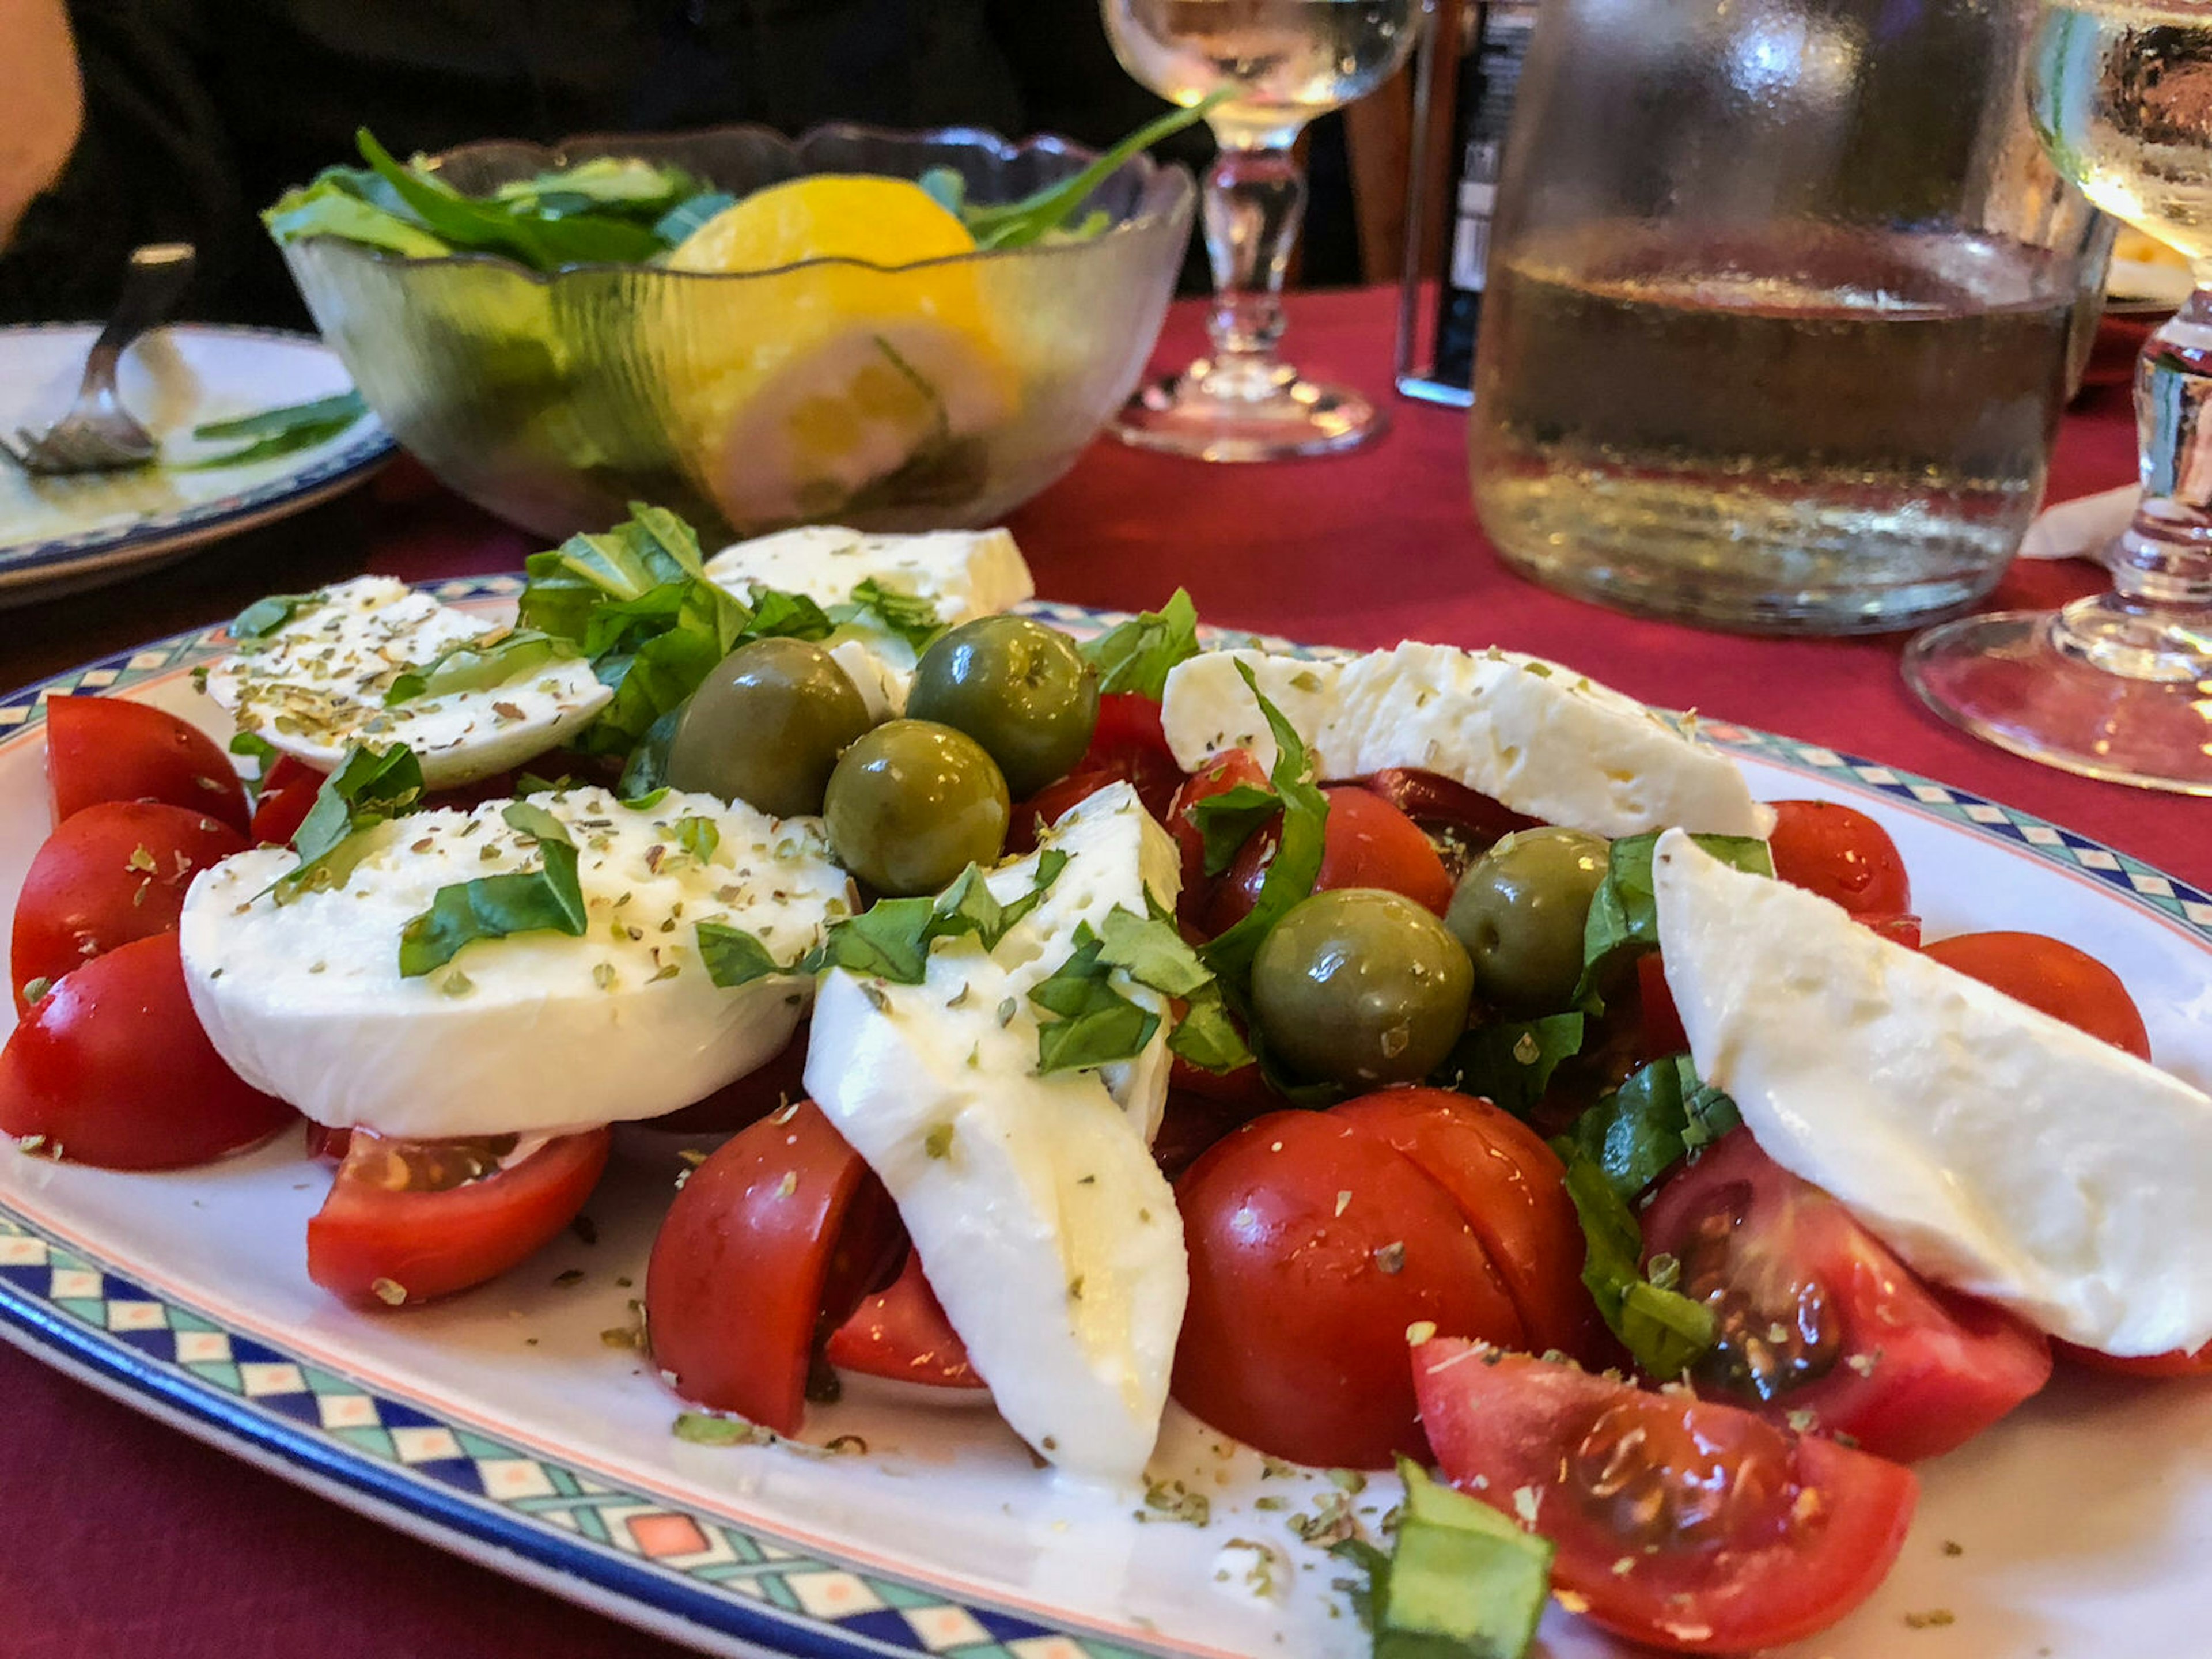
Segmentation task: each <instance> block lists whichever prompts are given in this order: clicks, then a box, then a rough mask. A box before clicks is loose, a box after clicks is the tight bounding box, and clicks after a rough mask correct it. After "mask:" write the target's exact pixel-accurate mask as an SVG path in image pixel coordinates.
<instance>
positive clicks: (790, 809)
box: [668, 639, 868, 818]
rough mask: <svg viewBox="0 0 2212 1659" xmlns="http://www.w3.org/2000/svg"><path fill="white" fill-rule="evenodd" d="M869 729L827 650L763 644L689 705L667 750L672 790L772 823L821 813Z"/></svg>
mask: <svg viewBox="0 0 2212 1659" xmlns="http://www.w3.org/2000/svg"><path fill="white" fill-rule="evenodd" d="M867 729H868V706H867V704H866V703H865V702H861V701H860V691H859V690H858V688H856V687H855V686H854V684H853V680H852V677H851V676H850V675H848V674H847V673H846V672H845V671H844V670H843V669H842V668H840V667H839V666H838V665H837V660H836V658H834V657H832V656H831V655H830V654H829V653H828V652H827V651H824V650H823V648H822V647H820V646H818V645H809V644H807V643H806V642H805V641H804V640H787V639H769V640H755V641H752V643H751V644H750V645H741V646H739V647H738V648H737V649H736V650H734V651H732V652H731V653H730V654H729V655H728V656H726V657H725V658H723V659H722V660H721V661H720V663H718V664H716V665H715V666H714V671H713V672H712V673H710V674H708V676H707V678H705V680H703V681H702V682H701V684H700V686H699V689H698V690H696V691H694V692H693V693H692V694H691V700H690V702H687V703H685V704H684V712H683V713H682V714H680V715H678V718H677V721H676V732H675V735H674V736H673V737H671V738H670V739H669V744H668V787H670V788H671V789H698V790H703V791H704V792H705V793H708V794H710V795H720V797H721V798H722V799H724V800H741V801H744V803H746V805H750V806H756V807H758V808H759V809H760V810H761V811H763V812H766V813H768V814H769V815H770V816H771V817H779V818H788V817H797V816H798V815H799V814H800V813H802V812H819V811H821V810H822V795H823V790H824V788H826V787H828V785H829V774H830V771H831V769H833V768H834V767H835V766H836V764H837V757H838V756H839V755H840V754H842V752H843V751H844V750H845V749H846V747H847V746H848V744H851V743H852V742H853V741H854V739H855V738H859V737H860V734H861V733H862V732H866V730H867Z"/></svg>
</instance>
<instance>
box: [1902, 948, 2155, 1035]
mask: <svg viewBox="0 0 2212 1659" xmlns="http://www.w3.org/2000/svg"><path fill="white" fill-rule="evenodd" d="M1921 950H1922V951H1923V954H1925V955H1928V956H1931V957H1935V958H1936V961H1938V962H1940V963H1942V964H1943V965H1944V966H1945V967H1946V968H1952V969H1957V970H1958V971H1959V972H1960V973H1962V974H1964V975H1967V977H1969V978H1970V979H1978V980H1979V981H1981V982H1982V983H1983V984H1984V985H1989V986H1993V987H1996V989H1998V990H2000V991H2002V992H2003V993H2004V994H2006V995H2007V996H2008V997H2010V998H2011V999H2012V1000H2014V1001H2015V1002H2024V1003H2026V1004H2027V1006H2029V1007H2031V1008H2034V1009H2038V1010H2039V1011H2040V1012H2044V1013H2046V1014H2049V1015H2050V1016H2051V1018H2053V1019H2063V1020H2064V1021H2065V1022H2066V1023H2067V1024H2069V1025H2071V1026H2074V1027H2075V1028H2076V1029H2077V1030H2083V1031H2087V1033H2088V1034H2089V1035H2090V1036H2093V1037H2096V1038H2098V1039H2100V1041H2103V1042H2109V1043H2111V1044H2112V1046H2113V1047H2114V1048H2124V1049H2126V1050H2127V1051H2128V1052H2129V1053H2130V1054H2133V1055H2134V1056H2135V1057H2136V1059H2137V1060H2148V1059H2149V1058H2150V1033H2149V1031H2148V1030H2147V1029H2145V1027H2144V1025H2143V1017H2142V1010H2141V1009H2139V1008H2137V1007H2136V1000H2135V999H2134V998H2133V997H2131V996H2130V995H2129V994H2128V987H2126V986H2125V985H2123V984H2122V983H2121V982H2120V976H2119V975H2118V974H2116V973H2114V972H2113V971H2112V969H2109V968H2107V967H2106V966H2105V964H2104V963H2101V962H2100V961H2098V960H2097V958H2096V957H2093V956H2091V955H2090V954H2089V953H2088V952H2087V951H2080V950H2076V949H2075V947H2074V946H2072V945H2069V944H2067V943H2066V942H2065V940H2063V939H2047V938H2045V936H2044V935H2043V934H2041V933H1960V934H1958V935H1956V936H1955V937H1954V938H1951V939H1936V941H1934V942H1933V943H1932V944H1929V945H1923V946H1921Z"/></svg>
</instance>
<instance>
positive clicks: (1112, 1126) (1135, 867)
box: [806, 784, 1189, 1483]
mask: <svg viewBox="0 0 2212 1659" xmlns="http://www.w3.org/2000/svg"><path fill="white" fill-rule="evenodd" d="M1047 844H1048V845H1049V846H1054V847H1057V848H1059V849H1060V851H1062V852H1064V853H1066V854H1067V862H1066V865H1065V866H1063V867H1062V869H1061V870H1060V875H1059V877H1058V878H1057V880H1056V881H1055V882H1054V884H1053V885H1052V887H1051V889H1050V890H1049V892H1048V894H1047V896H1046V897H1045V899H1044V901H1043V902H1041V903H1040V904H1039V905H1038V906H1037V907H1036V908H1035V909H1034V910H1032V911H1031V912H1030V914H1029V915H1027V916H1026V917H1024V919H1023V920H1022V921H1020V922H1019V923H1018V924H1017V925H1016V926H1015V927H1012V929H1010V930H1009V931H1008V932H1007V933H1006V936H1005V938H1003V939H1001V940H1000V942H999V945H998V948H997V949H996V950H995V951H989V952H986V951H984V949H983V948H982V945H981V941H980V940H978V939H975V938H974V937H973V936H972V935H971V936H969V937H967V938H963V939H954V940H951V941H947V942H944V943H940V944H939V945H938V946H937V947H936V949H935V951H933V954H932V955H931V957H930V959H929V964H928V970H927V978H926V979H925V981H923V982H922V983H921V984H920V985H910V986H908V985H894V984H889V983H885V982H884V981H879V980H874V979H867V978H862V977H860V976H858V975H854V974H851V973H848V972H846V971H844V970H842V969H837V970H833V971H832V972H830V973H829V975H826V976H825V977H824V979H823V984H822V988H821V993H820V996H819V1000H818V1001H817V1006H816V1009H815V1016H814V1027H813V1034H812V1037H811V1042H810V1045H809V1050H808V1056H807V1063H806V1087H807V1091H808V1092H809V1093H810V1094H811V1095H812V1097H814V1099H815V1100H816V1101H817V1103H819V1104H820V1106H821V1108H822V1109H823V1111H824V1112H825V1113H826V1114H828V1115H829V1120H830V1121H831V1122H833V1123H835V1124H836V1126H837V1128H838V1130H839V1132H840V1133H842V1134H843V1135H844V1137H845V1139H847V1140H848V1141H849V1142H851V1143H852V1145H853V1146H854V1150H855V1151H857V1152H859V1153H860V1156H861V1157H862V1158H866V1160H867V1162H868V1164H869V1167H870V1168H872V1170H875V1172H876V1173H877V1174H878V1176H881V1177H882V1179H883V1182H884V1185H885V1186H886V1187H887V1188H890V1194H891V1196H892V1198H893V1199H894V1200H896V1202H897V1204H898V1208H899V1214H900V1216H901V1218H902V1219H903V1220H904V1221H905V1223H906V1226H907V1231H908V1233H909V1234H910V1235H911V1236H912V1237H913V1239H914V1243H915V1249H917V1250H918V1251H920V1252H921V1261H922V1265H923V1268H924V1270H925V1271H926V1272H927V1274H928V1277H929V1283H930V1287H931V1289H933V1291H935V1292H936V1293H937V1297H938V1300H939V1302H941V1303H942V1304H944V1307H945V1315H946V1316H947V1317H948V1318H949V1319H950V1320H951V1322H952V1328H954V1329H955V1330H956V1331H957V1332H958V1333H959V1334H960V1336H961V1339H962V1340H963V1341H964V1342H965V1343H966V1344H967V1347H968V1353H969V1358H970V1359H971V1360H972V1361H973V1363H974V1364H975V1369H976V1370H977V1372H978V1373H979V1374H980V1375H981V1376H982V1377H983V1379H984V1380H985V1381H986V1382H987V1383H989V1384H990V1387H991V1392H992V1396H993V1399H994V1401H995V1402H996V1404H997V1406H998V1407H999V1410H1000V1413H1001V1414H1002V1415H1003V1416H1004V1417H1005V1418H1006V1421H1007V1422H1008V1423H1009V1424H1011V1425H1012V1426H1013V1428H1014V1430H1015V1431H1016V1432H1017V1433H1018V1434H1019V1435H1020V1436H1021V1437H1023V1438H1024V1440H1026V1441H1028V1442H1029V1443H1030V1445H1031V1446H1033V1447H1035V1448H1036V1450H1037V1451H1038V1452H1039V1453H1040V1454H1041V1455H1042V1456H1044V1457H1046V1458H1047V1459H1048V1460H1050V1461H1051V1462H1054V1463H1055V1464H1057V1465H1059V1466H1060V1468H1064V1469H1066V1470H1069V1471H1071V1472H1073V1473H1075V1474H1079V1475H1083V1476H1085V1477H1088V1478H1092V1479H1097V1480H1106V1481H1111V1482H1115V1483H1127V1482H1133V1481H1135V1480H1139V1478H1140V1477H1141V1476H1142V1474H1143V1473H1144V1467H1145V1461H1146V1458H1147V1457H1148V1456H1149V1455H1151V1453H1152V1443H1153V1442H1154V1441H1155V1440H1156V1439H1157V1438H1158V1435H1159V1427H1160V1413H1161V1411H1162V1410H1163V1408H1164V1405H1165V1403H1166V1400H1167V1389H1168V1373H1169V1370H1170V1366H1171V1365H1172V1364H1173V1361H1174V1358H1175V1346H1176V1334H1177V1333H1178V1332H1179V1331H1180V1330H1181V1328H1182V1313H1183V1304H1184V1301H1185V1299H1186V1297H1187V1296H1188V1291H1189V1269H1188V1262H1187V1261H1186V1260H1185V1257H1184V1255H1183V1245H1182V1223H1181V1221H1180V1220H1179V1219H1178V1218H1177V1216H1176V1207H1175V1194H1174V1193H1173V1191H1172V1190H1171V1189H1170V1188H1169V1186H1168V1183H1167V1182H1166V1180H1165V1178H1164V1176H1162V1175H1161V1174H1160V1171H1159V1167H1158V1164H1154V1163H1153V1161H1152V1153H1151V1152H1150V1150H1149V1148H1148V1146H1147V1140H1148V1138H1149V1135H1150V1133H1151V1132H1152V1129H1153V1128H1154V1127H1157V1125H1158V1120H1159V1114H1160V1111H1161V1109H1162V1107H1163V1105H1164V1102H1165V1099H1166V1095H1167V1067H1168V1055H1167V1048H1166V1024H1167V1011H1166V1009H1165V1008H1164V1004H1163V1000H1162V999H1160V998H1159V997H1158V996H1157V994H1154V993H1152V992H1150V991H1147V990H1146V988H1145V987H1142V986H1132V987H1127V994H1128V995H1129V996H1130V998H1131V999H1132V1000H1135V1001H1139V1002H1140V1003H1143V1004H1144V1005H1145V1006H1148V1007H1151V1008H1152V1010H1154V1012H1158V1013H1160V1014H1161V1015H1162V1021H1161V1025H1162V1029H1161V1032H1160V1034H1159V1035H1158V1036H1155V1037H1154V1038H1153V1039H1152V1042H1151V1043H1150V1044H1149V1045H1148V1046H1147V1048H1146V1050H1145V1052H1144V1053H1143V1054H1141V1055H1140V1056H1139V1058H1138V1059H1137V1060H1134V1061H1132V1062H1129V1063H1127V1064H1126V1065H1123V1066H1116V1067H1112V1068H1107V1069H1104V1070H1102V1071H1085V1072H1068V1073H1054V1074H1053V1075H1050V1076H1040V1075H1038V1074H1037V1072H1036V1064H1037V1029H1038V1026H1037V1019H1036V1009H1035V1007H1034V1006H1032V1005H1031V1004H1030V1001H1029V998H1028V992H1029V991H1030V988H1031V987H1034V986H1035V985H1036V984H1037V983H1038V982H1039V981H1042V980H1043V979H1045V978H1047V977H1048V976H1049V975H1052V974H1053V973H1054V972H1056V971H1057V970H1058V969H1060V967H1062V966H1063V965H1064V964H1065V963H1066V960H1067V958H1068V957H1069V955H1070V953H1071V951H1072V950H1073V935H1074V933H1075V931H1076V928H1077V927H1078V926H1079V924H1081V923H1083V922H1085V921H1087V922H1089V923H1090V924H1091V927H1093V928H1094V929H1096V928H1097V927H1101V926H1103V923H1104V921H1105V919H1106V917H1107V915H1109V914H1110V913H1111V912H1112V911H1113V910H1114V909H1115V908H1117V907H1118V908H1124V909H1127V910H1130V911H1132V912H1133V913H1134V914H1135V915H1140V916H1141V915H1145V914H1146V896H1147V894H1148V893H1149V895H1150V896H1151V897H1152V899H1154V900H1155V901H1157V902H1159V903H1161V904H1164V905H1172V904H1173V902H1174V899H1175V894H1176V886H1177V884H1178V882H1179V879H1180V875H1179V871H1178V867H1177V864H1176V854H1175V849H1174V845H1173V843H1172V842H1170V840H1169V839H1168V837H1167V836H1166V834H1165V832H1164V831H1163V830H1162V829H1160V827H1159V826H1158V824H1157V823H1153V822H1152V818H1151V817H1150V815H1148V814H1147V813H1146V811H1145V809H1144V807H1143V805H1141V804H1140V803H1139V801H1138V799H1137V797H1136V794H1135V792H1134V791H1133V790H1132V789H1131V788H1130V787H1128V785H1127V784H1115V785H1113V786H1112V787H1109V788H1107V789H1103V790H1101V791H1099V792H1098V793H1097V794H1095V795H1092V796H1091V798H1090V799H1088V800H1086V801H1085V802H1083V803H1082V804H1081V805H1079V806H1077V807H1075V808H1073V810H1072V811H1070V812H1068V813H1067V814H1066V816H1065V817H1062V818H1061V819H1060V823H1059V824H1058V825H1057V826H1056V828H1055V829H1054V831H1053V832H1052V834H1051V836H1050V837H1049V839H1048V843H1047ZM1036 867H1037V864H1036V857H1035V856H1034V855H1032V856H1031V857H1030V858H1026V859H1024V860H1019V861H1018V862H1015V863H1013V864H1011V865H1008V866H1006V867H1004V868H1002V869H1000V870H999V871H997V872H994V873H993V875H992V876H991V878H990V886H991V889H992V891H993V892H994V894H995V895H997V896H998V897H999V898H1000V899H1001V900H1002V901H1012V900H1013V899H1015V898H1018V897H1019V896H1022V895H1023V894H1024V893H1027V892H1029V891H1030V890H1031V889H1032V888H1033V887H1034V885H1035V884H1036Z"/></svg>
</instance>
